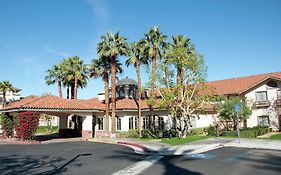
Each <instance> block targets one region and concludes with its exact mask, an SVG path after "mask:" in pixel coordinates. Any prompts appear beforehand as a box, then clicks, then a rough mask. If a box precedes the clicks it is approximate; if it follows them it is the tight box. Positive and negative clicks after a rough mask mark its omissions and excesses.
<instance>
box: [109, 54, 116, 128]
mask: <svg viewBox="0 0 281 175" xmlns="http://www.w3.org/2000/svg"><path fill="white" fill-rule="evenodd" d="M115 58H116V56H113V57H112V58H111V61H110V66H111V68H110V69H111V104H112V105H111V132H112V133H115V132H116V118H115V109H116V59H115Z"/></svg>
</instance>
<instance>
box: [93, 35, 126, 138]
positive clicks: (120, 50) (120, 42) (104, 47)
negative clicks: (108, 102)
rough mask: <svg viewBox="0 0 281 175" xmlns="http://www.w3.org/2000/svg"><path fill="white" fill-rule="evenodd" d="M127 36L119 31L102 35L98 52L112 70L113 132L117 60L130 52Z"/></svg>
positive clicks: (114, 129)
mask: <svg viewBox="0 0 281 175" xmlns="http://www.w3.org/2000/svg"><path fill="white" fill-rule="evenodd" d="M126 40H127V39H126V38H125V37H122V36H120V34H119V32H117V33H115V34H112V33H107V34H106V35H103V36H101V41H100V42H99V43H98V46H97V52H98V54H99V55H101V56H104V58H107V59H108V60H107V62H109V63H110V72H111V99H112V114H111V119H112V122H111V124H112V126H111V127H112V129H111V132H113V133H115V131H116V119H115V109H116V70H117V60H118V56H123V55H124V56H126V55H128V52H129V45H128V43H127V42H126Z"/></svg>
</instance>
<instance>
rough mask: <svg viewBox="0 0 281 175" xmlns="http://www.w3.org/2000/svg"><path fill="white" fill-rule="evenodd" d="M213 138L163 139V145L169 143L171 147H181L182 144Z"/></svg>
mask: <svg viewBox="0 0 281 175" xmlns="http://www.w3.org/2000/svg"><path fill="white" fill-rule="evenodd" d="M212 137H213V136H196V135H194V136H186V138H178V137H176V138H171V139H162V141H161V142H162V143H167V144H170V145H180V144H185V143H190V142H194V141H198V140H204V139H209V138H212Z"/></svg>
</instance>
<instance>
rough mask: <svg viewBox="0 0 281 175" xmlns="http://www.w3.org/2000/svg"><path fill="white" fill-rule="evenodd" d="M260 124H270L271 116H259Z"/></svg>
mask: <svg viewBox="0 0 281 175" xmlns="http://www.w3.org/2000/svg"><path fill="white" fill-rule="evenodd" d="M258 125H260V126H269V116H258Z"/></svg>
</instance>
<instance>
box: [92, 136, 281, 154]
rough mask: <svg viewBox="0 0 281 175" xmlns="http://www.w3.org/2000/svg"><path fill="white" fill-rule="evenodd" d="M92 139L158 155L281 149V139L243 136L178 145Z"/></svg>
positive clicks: (131, 140) (143, 141)
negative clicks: (233, 149) (219, 149)
mask: <svg viewBox="0 0 281 175" xmlns="http://www.w3.org/2000/svg"><path fill="white" fill-rule="evenodd" d="M90 141H94V142H102V143H111V144H121V145H126V146H129V147H131V148H133V149H134V150H135V152H137V153H140V154H158V155H182V154H191V153H192V154H195V153H197V152H198V153H199V152H206V151H210V150H213V149H217V148H220V147H223V146H227V147H242V148H257V149H274V150H281V141H277V140H270V139H246V138H242V139H240V143H238V140H237V139H236V138H210V139H206V140H200V141H195V142H191V143H187V144H182V145H177V146H172V145H168V144H165V143H161V142H160V140H147V141H146V140H139V139H118V138H94V139H90Z"/></svg>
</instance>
